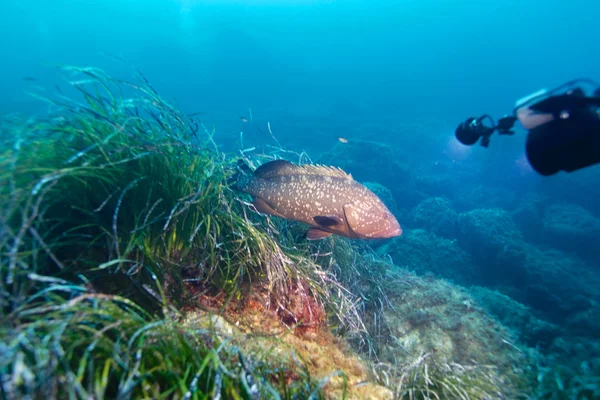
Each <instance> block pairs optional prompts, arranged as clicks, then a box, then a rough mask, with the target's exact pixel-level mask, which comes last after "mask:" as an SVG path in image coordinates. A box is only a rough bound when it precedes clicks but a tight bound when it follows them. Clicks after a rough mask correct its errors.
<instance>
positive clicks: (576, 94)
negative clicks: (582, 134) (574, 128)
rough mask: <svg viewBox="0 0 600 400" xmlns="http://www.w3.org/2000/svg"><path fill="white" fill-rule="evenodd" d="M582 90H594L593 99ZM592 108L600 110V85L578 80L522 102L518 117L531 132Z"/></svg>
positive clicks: (517, 103) (534, 94) (517, 106)
mask: <svg viewBox="0 0 600 400" xmlns="http://www.w3.org/2000/svg"><path fill="white" fill-rule="evenodd" d="M582 86H588V87H592V88H593V93H594V94H593V96H586V94H585V92H584V91H583V89H582V88H581V87H582ZM589 107H600V85H598V84H597V83H596V82H594V81H591V80H589V79H577V80H573V81H570V82H567V83H565V84H563V85H561V86H559V87H557V88H556V89H552V90H547V89H542V90H539V91H537V92H535V93H532V94H530V95H528V96H525V97H523V98H521V99H519V100H518V101H517V102H516V104H515V114H516V116H517V118H518V119H519V122H521V125H523V127H525V129H528V130H531V129H533V128H536V127H538V126H540V125H542V124H545V123H548V122H550V121H553V120H555V119H557V118H563V119H566V118H569V116H570V115H571V113H572V112H573V111H577V110H583V109H586V108H589Z"/></svg>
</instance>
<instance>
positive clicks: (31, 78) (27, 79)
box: [23, 76, 37, 82]
mask: <svg viewBox="0 0 600 400" xmlns="http://www.w3.org/2000/svg"><path fill="white" fill-rule="evenodd" d="M23 80H24V81H25V82H35V81H37V78H34V77H33V76H26V77H24V78H23Z"/></svg>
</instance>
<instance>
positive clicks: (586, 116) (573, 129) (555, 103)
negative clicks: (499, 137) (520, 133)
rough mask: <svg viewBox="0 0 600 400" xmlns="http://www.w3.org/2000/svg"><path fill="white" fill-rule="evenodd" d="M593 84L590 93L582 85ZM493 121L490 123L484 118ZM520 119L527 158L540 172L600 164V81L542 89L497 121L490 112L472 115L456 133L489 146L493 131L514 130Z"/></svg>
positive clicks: (467, 142)
mask: <svg viewBox="0 0 600 400" xmlns="http://www.w3.org/2000/svg"><path fill="white" fill-rule="evenodd" d="M584 85H587V86H591V87H592V88H593V92H592V94H591V95H587V94H586V92H585V91H584V89H582V86H584ZM485 120H489V121H491V124H492V125H491V126H490V125H485V124H484V123H483V121H485ZM517 120H519V122H520V123H521V125H523V127H524V128H525V129H527V130H529V134H528V135H527V142H526V146H525V150H526V154H527V159H528V160H529V163H530V164H531V166H532V167H533V169H534V170H535V171H536V172H538V173H539V174H541V175H545V176H548V175H553V174H555V173H557V172H559V171H567V172H572V171H575V170H578V169H581V168H584V167H587V166H590V165H594V164H597V163H600V85H598V84H596V83H595V82H593V81H591V80H588V79H578V80H574V81H570V82H567V83H565V84H563V85H561V86H559V87H557V88H556V89H553V90H551V91H547V90H541V91H538V92H536V93H534V94H532V95H530V96H527V97H525V98H523V99H520V100H519V101H517V103H516V106H515V108H514V110H513V115H512V116H505V117H503V118H501V119H500V120H499V121H498V124H494V120H493V119H492V118H491V117H489V116H488V115H483V116H481V117H479V118H473V117H471V118H468V119H467V120H466V121H465V122H463V123H461V124H460V125H459V126H458V127H457V128H456V138H457V139H458V140H459V141H460V142H461V143H462V144H465V145H468V146H470V145H473V144H475V143H476V142H477V141H478V140H479V139H480V138H481V145H482V146H484V147H487V146H488V145H489V142H490V136H491V135H492V133H493V132H495V131H498V133H499V134H513V133H514V132H513V131H512V127H513V125H514V123H515V122H516V121H517Z"/></svg>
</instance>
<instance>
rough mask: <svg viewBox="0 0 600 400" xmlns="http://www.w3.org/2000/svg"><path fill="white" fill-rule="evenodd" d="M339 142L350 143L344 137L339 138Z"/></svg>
mask: <svg viewBox="0 0 600 400" xmlns="http://www.w3.org/2000/svg"><path fill="white" fill-rule="evenodd" d="M338 140H339V141H340V142H342V143H348V139H346V138H343V137H339V138H338Z"/></svg>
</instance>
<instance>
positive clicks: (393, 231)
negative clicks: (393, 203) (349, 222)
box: [370, 224, 402, 239]
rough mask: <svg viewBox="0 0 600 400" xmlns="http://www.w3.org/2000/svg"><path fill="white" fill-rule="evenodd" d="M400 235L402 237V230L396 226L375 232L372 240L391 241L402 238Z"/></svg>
mask: <svg viewBox="0 0 600 400" xmlns="http://www.w3.org/2000/svg"><path fill="white" fill-rule="evenodd" d="M400 235H402V228H401V227H400V225H399V224H396V225H394V226H391V227H389V228H387V229H384V230H381V231H379V232H375V233H374V234H373V235H371V236H370V237H371V238H372V239H391V238H393V237H396V236H400Z"/></svg>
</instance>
